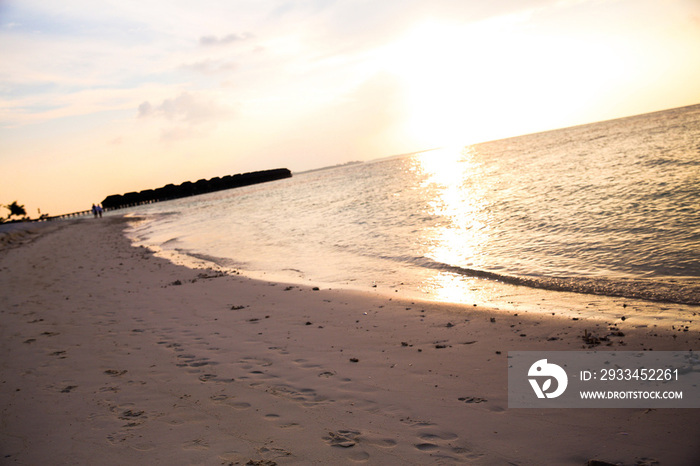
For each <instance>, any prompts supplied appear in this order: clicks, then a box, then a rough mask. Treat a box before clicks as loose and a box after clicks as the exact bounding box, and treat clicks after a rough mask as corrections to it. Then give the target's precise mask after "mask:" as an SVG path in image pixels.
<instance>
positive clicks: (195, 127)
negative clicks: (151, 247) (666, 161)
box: [0, 0, 700, 217]
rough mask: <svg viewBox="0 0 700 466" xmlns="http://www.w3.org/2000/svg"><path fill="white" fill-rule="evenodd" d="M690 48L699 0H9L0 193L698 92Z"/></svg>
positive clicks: (327, 161)
mask: <svg viewBox="0 0 700 466" xmlns="http://www.w3.org/2000/svg"><path fill="white" fill-rule="evenodd" d="M699 51H700V0H489V1H488V2H486V1H482V0H453V1H447V0H429V1H426V0H423V1H417V0H297V1H294V0H289V1H277V0H270V1H266V0H230V1H224V0H220V1H214V0H199V1H197V2H192V1H191V0H186V1H183V0H167V1H166V0H148V1H142V0H139V1H135V0H113V1H112V0H0V204H9V203H11V202H12V201H15V200H17V201H18V202H19V204H23V205H24V206H25V207H26V209H27V212H28V214H29V215H30V216H32V217H37V216H38V212H39V210H40V211H41V213H49V214H51V215H57V214H61V213H67V212H73V211H79V210H85V209H88V208H90V206H91V204H92V203H95V202H101V201H102V199H104V198H105V197H106V196H107V195H110V194H122V193H125V192H129V191H139V190H142V189H149V188H157V187H160V186H163V185H165V184H167V183H175V184H178V183H181V182H183V181H196V180H198V179H201V178H212V177H215V176H224V175H227V174H235V173H241V172H247V171H255V170H265V169H269V168H279V167H286V168H289V169H290V170H292V171H303V170H307V169H312V168H318V167H322V166H327V165H334V164H338V163H344V162H347V161H355V160H370V159H374V158H379V157H385V156H390V155H394V154H401V153H408V152H415V151H420V150H424V149H429V148H434V147H444V146H460V145H466V144H472V143H476V142H481V141H487V140H493V139H500V138H504V137H510V136H515V135H520V134H527V133H533V132H539V131H545V130H550V129H555V128H562V127H567V126H573V125H578V124H584V123H590V122H595V121H602V120H608V119H613V118H618V117H624V116H629V115H635V114H641V113H647V112H651V111H657V110H663V109H667V108H674V107H681V106H685V105H692V104H697V103H700V85H699V84H698V83H700V53H698V52H699ZM7 213H9V211H7V210H5V209H2V210H0V215H7Z"/></svg>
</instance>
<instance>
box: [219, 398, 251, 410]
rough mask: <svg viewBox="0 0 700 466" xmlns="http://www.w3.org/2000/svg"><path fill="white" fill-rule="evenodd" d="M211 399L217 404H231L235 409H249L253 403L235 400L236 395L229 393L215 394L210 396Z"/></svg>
mask: <svg viewBox="0 0 700 466" xmlns="http://www.w3.org/2000/svg"><path fill="white" fill-rule="evenodd" d="M209 399H210V400H211V401H213V402H214V403H216V404H224V405H226V406H230V407H232V408H234V409H241V410H243V409H248V408H250V406H251V404H250V403H247V402H245V401H235V397H230V396H228V395H223V394H221V395H213V396H211V397H209Z"/></svg>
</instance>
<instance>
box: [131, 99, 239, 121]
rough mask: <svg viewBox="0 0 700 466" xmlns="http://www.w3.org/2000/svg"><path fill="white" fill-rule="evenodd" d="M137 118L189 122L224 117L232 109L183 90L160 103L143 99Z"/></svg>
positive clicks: (229, 115)
mask: <svg viewBox="0 0 700 466" xmlns="http://www.w3.org/2000/svg"><path fill="white" fill-rule="evenodd" d="M138 116H139V118H148V117H154V116H155V117H164V118H167V119H169V120H177V121H182V122H186V123H191V124H199V123H205V122H208V121H213V120H218V119H225V118H229V117H231V116H233V111H232V110H230V109H228V108H226V107H224V106H221V105H219V104H217V103H216V102H214V101H212V100H205V99H203V98H201V97H198V96H196V95H194V94H191V93H189V92H183V93H181V94H180V95H179V96H177V97H175V98H173V99H165V100H163V101H162V102H161V103H160V104H157V105H153V104H151V103H150V102H149V101H144V102H142V103H141V105H139V107H138Z"/></svg>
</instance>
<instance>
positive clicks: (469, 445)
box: [0, 217, 700, 465]
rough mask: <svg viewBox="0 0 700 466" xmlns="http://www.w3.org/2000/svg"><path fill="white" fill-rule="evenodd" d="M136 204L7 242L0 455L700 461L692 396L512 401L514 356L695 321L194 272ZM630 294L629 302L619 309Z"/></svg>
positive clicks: (658, 344)
mask: <svg viewBox="0 0 700 466" xmlns="http://www.w3.org/2000/svg"><path fill="white" fill-rule="evenodd" d="M125 227H126V219H123V218H120V217H105V218H102V219H99V220H93V219H84V220H74V221H62V222H55V223H52V224H50V225H47V226H43V227H42V228H40V229H39V230H37V231H36V232H34V233H31V234H18V233H17V232H16V231H15V232H13V233H12V235H13V236H12V237H11V238H9V237H6V238H5V239H3V240H2V241H1V242H0V247H1V248H2V249H0V345H2V347H1V349H0V350H1V354H2V358H1V359H0V409H1V410H2V415H1V416H0V464H25V465H36V464H73V465H75V464H104V465H117V464H156V465H161V464H162V465H165V464H212V465H220V464H224V465H228V464H241V465H244V464H260V465H272V464H353V463H356V462H360V463H362V462H364V463H367V464H381V465H386V464H416V465H424V464H494V465H500V464H504V465H506V464H523V465H540V464H560V465H567V464H571V465H585V464H586V463H587V462H588V461H589V460H592V459H597V460H601V461H606V462H609V463H611V464H624V465H642V464H645V465H652V464H661V465H691V464H700V442H699V441H698V439H700V422H698V421H700V417H699V416H698V411H697V410H695V409H548V410H533V409H509V408H508V400H507V390H508V380H507V353H508V351H516V350H517V351H524V350H552V351H554V350H567V351H570V350H579V349H581V350H582V349H586V348H587V347H586V345H585V344H584V342H583V340H582V336H583V335H584V332H593V333H597V334H601V335H604V334H607V330H608V329H609V327H610V326H611V325H614V326H616V328H618V329H619V331H620V332H621V333H622V334H623V336H618V337H611V339H610V340H611V341H610V344H611V346H610V347H605V346H601V347H599V348H598V349H625V350H649V349H653V350H657V351H658V350H683V351H686V350H691V349H692V350H697V349H699V343H700V338H699V335H698V333H697V332H696V331H694V330H693V329H691V330H690V331H679V329H671V328H661V327H658V328H654V327H651V326H639V325H638V323H636V322H635V319H634V318H633V317H631V318H630V317H629V316H628V317H627V318H626V319H624V320H623V319H621V318H618V319H616V320H595V319H588V318H579V319H578V320H572V318H571V317H566V316H559V315H557V316H543V315H513V314H507V313H504V312H500V311H498V310H495V309H488V308H484V307H481V306H479V303H474V305H466V306H465V305H461V306H457V305H447V304H436V303H429V302H420V301H410V300H402V299H401V297H400V296H399V295H398V294H397V295H396V296H382V295H375V294H369V293H362V292H353V291H348V290H334V289H321V290H314V289H313V288H312V287H303V286H298V285H287V284H282V283H269V282H264V281H259V280H253V279H250V278H248V277H245V276H242V275H223V274H220V273H218V272H215V271H206V270H192V269H188V268H184V267H180V266H177V265H174V264H172V263H170V262H167V261H166V260H164V259H160V258H157V257H154V256H153V254H152V253H151V252H150V251H149V250H147V249H145V248H135V247H132V246H131V244H130V242H129V240H128V239H127V238H126V237H125V236H124V234H123V229H124V228H125ZM624 315H625V312H624V309H621V310H620V317H622V316H624Z"/></svg>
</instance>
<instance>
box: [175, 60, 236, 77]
mask: <svg viewBox="0 0 700 466" xmlns="http://www.w3.org/2000/svg"><path fill="white" fill-rule="evenodd" d="M237 67H238V65H236V64H235V63H232V62H228V61H217V60H202V61H198V62H195V63H190V64H189V65H182V66H181V68H182V69H183V70H187V71H195V72H197V73H203V74H208V75H211V74H219V73H227V72H229V71H234V70H235V69H236V68H237Z"/></svg>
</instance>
